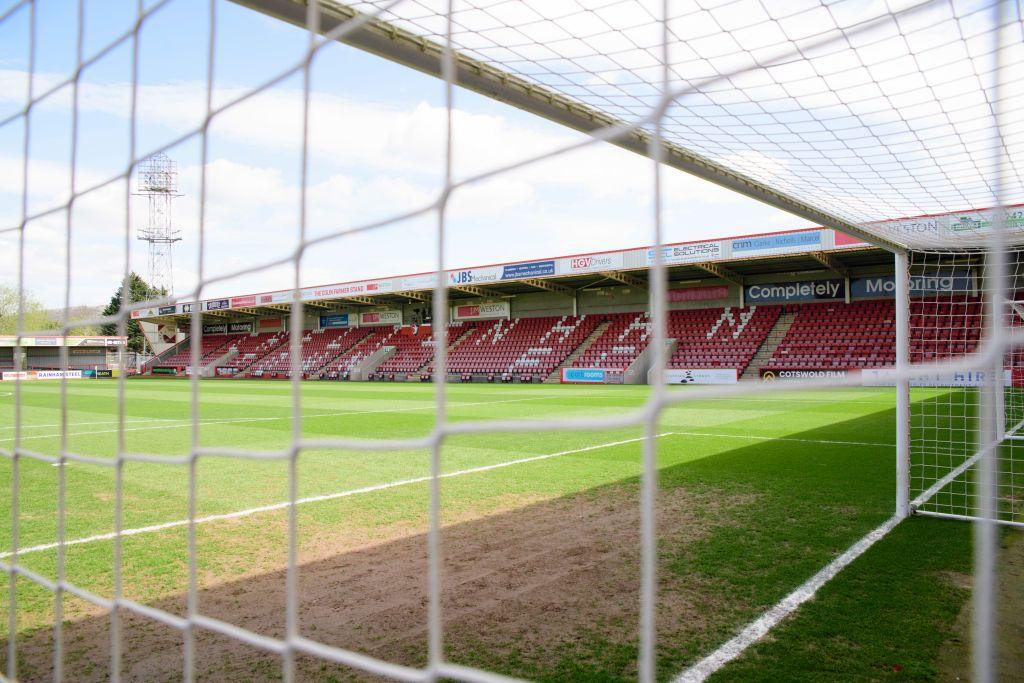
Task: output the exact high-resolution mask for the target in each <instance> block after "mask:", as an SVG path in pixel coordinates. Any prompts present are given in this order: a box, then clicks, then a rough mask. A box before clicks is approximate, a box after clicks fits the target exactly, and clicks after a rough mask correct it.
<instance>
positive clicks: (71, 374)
mask: <svg viewBox="0 0 1024 683" xmlns="http://www.w3.org/2000/svg"><path fill="white" fill-rule="evenodd" d="M81 378H82V371H81V370H29V371H21V370H19V371H16V372H3V373H0V381H4V382H24V381H31V380H37V379H81Z"/></svg>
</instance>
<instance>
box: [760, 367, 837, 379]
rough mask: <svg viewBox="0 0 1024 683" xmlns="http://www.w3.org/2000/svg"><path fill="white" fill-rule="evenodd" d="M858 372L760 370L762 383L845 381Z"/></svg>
mask: <svg viewBox="0 0 1024 683" xmlns="http://www.w3.org/2000/svg"><path fill="white" fill-rule="evenodd" d="M856 372H857V371H856V370H848V369H844V368H833V369H831V370H822V369H820V368H788V369H785V370H780V369H778V368H761V369H760V374H761V381H762V382H776V381H782V382H787V381H788V382H793V381H800V380H804V379H843V378H844V377H847V376H848V375H851V374H854V373H856Z"/></svg>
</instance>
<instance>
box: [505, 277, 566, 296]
mask: <svg viewBox="0 0 1024 683" xmlns="http://www.w3.org/2000/svg"><path fill="white" fill-rule="evenodd" d="M519 283H520V284H524V285H530V286H531V287H536V288H537V289H543V290H544V291H545V292H555V293H557V294H565V295H566V296H574V295H575V294H576V290H575V289H573V288H571V287H566V286H565V285H556V284H555V283H554V282H548V281H547V280H536V279H529V280H519Z"/></svg>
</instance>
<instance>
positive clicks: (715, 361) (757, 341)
mask: <svg viewBox="0 0 1024 683" xmlns="http://www.w3.org/2000/svg"><path fill="white" fill-rule="evenodd" d="M781 313H782V308H781V307H780V306H750V307H748V308H732V307H728V308H701V309H691V310H684V311H672V313H671V314H670V315H669V321H668V332H667V335H668V337H669V338H674V339H676V340H677V346H676V350H675V352H673V354H672V357H671V358H670V359H669V362H668V367H670V368H736V370H737V373H738V374H742V373H743V371H744V370H746V369H747V366H748V365H750V361H751V359H753V357H754V354H755V353H757V350H758V349H759V348H760V347H761V344H763V343H764V340H765V339H766V338H767V337H768V333H769V332H771V330H772V328H773V327H774V326H775V323H776V322H777V321H778V319H779V315H780V314H781Z"/></svg>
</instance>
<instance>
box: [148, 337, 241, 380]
mask: <svg viewBox="0 0 1024 683" xmlns="http://www.w3.org/2000/svg"><path fill="white" fill-rule="evenodd" d="M236 339H238V335H237V334H206V335H203V339H202V341H201V342H200V363H201V364H202V365H206V364H207V363H210V362H212V361H213V360H214V359H215V358H216V357H217V356H218V355H222V354H224V353H226V352H227V348H228V345H229V344H230V343H231V342H233V341H235V340H236ZM191 362H192V346H191V345H190V344H182V346H181V350H180V351H178V352H177V353H176V354H174V355H173V356H171V357H170V358H168V359H166V360H164V361H162V362H161V363H160V365H161V366H162V367H168V368H175V369H176V370H177V371H178V372H183V371H184V370H185V368H186V367H187V366H188V365H190V364H191Z"/></svg>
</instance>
